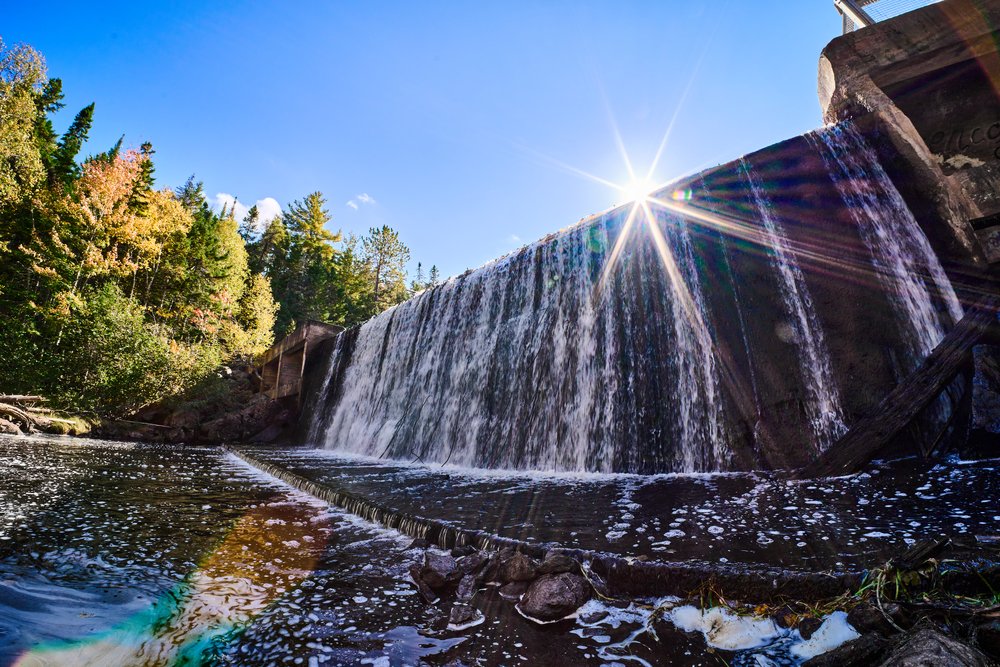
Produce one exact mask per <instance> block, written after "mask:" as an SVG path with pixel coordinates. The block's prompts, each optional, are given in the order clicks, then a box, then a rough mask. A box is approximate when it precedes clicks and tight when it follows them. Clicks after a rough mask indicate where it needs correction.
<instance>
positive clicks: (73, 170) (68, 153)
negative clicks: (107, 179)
mask: <svg viewBox="0 0 1000 667" xmlns="http://www.w3.org/2000/svg"><path fill="white" fill-rule="evenodd" d="M93 122H94V103H93V102H91V103H90V104H88V105H87V106H85V107H84V108H82V109H80V111H79V112H78V113H77V114H76V117H75V118H73V122H72V123H71V124H70V126H69V129H68V130H66V133H65V134H63V135H62V137H60V139H59V144H58V146H57V147H56V150H55V152H54V153H53V154H52V162H51V171H50V175H51V177H52V178H53V179H54V182H56V183H59V182H61V183H62V184H63V185H64V186H67V187H69V186H70V185H72V183H73V181H74V179H76V178H77V177H78V176H79V175H80V166H79V165H78V164H77V163H76V156H77V155H78V154H79V153H80V149H81V148H83V144H84V142H86V141H87V134H88V133H89V132H90V126H91V125H92V124H93Z"/></svg>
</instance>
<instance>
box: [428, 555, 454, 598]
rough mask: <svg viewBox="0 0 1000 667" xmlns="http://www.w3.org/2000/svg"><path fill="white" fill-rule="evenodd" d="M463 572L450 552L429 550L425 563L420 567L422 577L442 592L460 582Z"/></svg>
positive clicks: (431, 586)
mask: <svg viewBox="0 0 1000 667" xmlns="http://www.w3.org/2000/svg"><path fill="white" fill-rule="evenodd" d="M461 576H462V573H461V571H460V570H459V569H458V563H457V562H455V559H454V558H452V557H451V555H450V554H443V553H438V552H436V551H429V550H428V551H427V552H426V553H425V554H424V564H423V567H421V568H420V579H421V580H423V582H424V583H425V584H427V585H428V586H429V587H430V588H431V590H433V591H434V592H436V593H440V592H442V591H444V590H447V589H449V588H451V587H452V586H454V585H455V584H457V583H458V581H459V579H460V578H461Z"/></svg>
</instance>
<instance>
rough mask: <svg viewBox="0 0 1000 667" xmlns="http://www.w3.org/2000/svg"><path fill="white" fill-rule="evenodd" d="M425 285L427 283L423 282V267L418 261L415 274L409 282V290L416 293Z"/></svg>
mask: <svg viewBox="0 0 1000 667" xmlns="http://www.w3.org/2000/svg"><path fill="white" fill-rule="evenodd" d="M426 287H427V283H425V282H424V267H423V265H422V264H421V263H420V262H417V275H416V277H415V278H414V279H413V281H412V282H411V283H410V291H411V292H413V293H414V294H416V293H417V292H419V291H420V290H422V289H424V288H426Z"/></svg>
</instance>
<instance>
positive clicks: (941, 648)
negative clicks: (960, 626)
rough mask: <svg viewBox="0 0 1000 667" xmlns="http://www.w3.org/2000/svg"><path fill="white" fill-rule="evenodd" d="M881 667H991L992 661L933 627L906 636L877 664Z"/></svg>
mask: <svg viewBox="0 0 1000 667" xmlns="http://www.w3.org/2000/svg"><path fill="white" fill-rule="evenodd" d="M881 664H882V667H890V665H891V666H892V667H924V666H925V665H934V667H992V666H993V665H994V663H993V661H992V660H990V659H989V658H988V657H986V655H984V654H983V653H982V652H981V651H979V650H978V649H976V648H973V647H972V646H969V645H968V644H963V643H962V642H960V641H957V640H955V639H952V638H951V637H947V636H945V635H943V634H941V632H939V631H938V630H937V629H935V628H928V627H924V628H920V629H917V630H915V631H914V632H912V633H910V634H908V635H906V636H905V637H903V638H902V640H901V641H899V642H898V643H897V644H896V646H895V647H894V648H893V649H892V651H891V652H890V654H889V656H888V657H887V658H886V659H885V661H884V662H882V663H881Z"/></svg>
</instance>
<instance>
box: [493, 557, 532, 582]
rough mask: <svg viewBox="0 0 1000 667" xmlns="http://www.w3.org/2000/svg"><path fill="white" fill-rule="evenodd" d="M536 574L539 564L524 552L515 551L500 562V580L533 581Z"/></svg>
mask: <svg viewBox="0 0 1000 667" xmlns="http://www.w3.org/2000/svg"><path fill="white" fill-rule="evenodd" d="M536 576H538V565H537V564H536V563H535V561H534V560H533V559H531V558H530V557H528V556H525V555H524V554H522V553H515V554H514V555H513V556H511V557H510V558H508V559H507V560H505V561H503V562H502V563H501V564H500V581H503V582H511V581H531V580H532V579H534V578H535V577H536Z"/></svg>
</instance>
